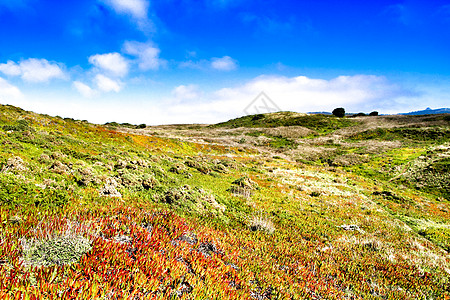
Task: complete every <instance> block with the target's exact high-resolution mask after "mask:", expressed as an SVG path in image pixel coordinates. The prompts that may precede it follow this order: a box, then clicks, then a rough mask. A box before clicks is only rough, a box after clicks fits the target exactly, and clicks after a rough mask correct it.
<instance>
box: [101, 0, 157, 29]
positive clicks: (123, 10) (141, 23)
mask: <svg viewBox="0 0 450 300" xmlns="http://www.w3.org/2000/svg"><path fill="white" fill-rule="evenodd" d="M103 2H104V3H105V4H107V5H108V6H109V7H110V8H112V9H113V10H114V11H115V12H116V13H117V14H124V15H128V16H130V17H131V18H132V20H133V21H134V22H135V23H136V24H137V25H138V27H139V29H140V30H142V31H144V32H147V31H151V30H153V23H152V22H151V20H150V19H149V18H148V10H149V7H150V2H149V1H147V0H103Z"/></svg>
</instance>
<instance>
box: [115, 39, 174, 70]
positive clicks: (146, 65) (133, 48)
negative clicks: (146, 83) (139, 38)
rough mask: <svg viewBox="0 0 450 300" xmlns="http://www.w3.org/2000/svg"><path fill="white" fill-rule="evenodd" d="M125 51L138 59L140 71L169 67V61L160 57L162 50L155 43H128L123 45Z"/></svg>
mask: <svg viewBox="0 0 450 300" xmlns="http://www.w3.org/2000/svg"><path fill="white" fill-rule="evenodd" d="M123 51H124V52H125V53H126V54H129V55H132V56H134V57H136V62H137V64H138V66H139V69H141V70H143V71H147V70H158V69H159V68H160V67H164V66H166V65H167V61H166V60H164V59H162V58H160V57H159V54H160V52H161V50H159V48H158V47H156V46H155V45H153V43H140V42H136V41H127V42H125V43H124V45H123Z"/></svg>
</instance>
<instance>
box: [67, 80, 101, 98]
mask: <svg viewBox="0 0 450 300" xmlns="http://www.w3.org/2000/svg"><path fill="white" fill-rule="evenodd" d="M72 86H73V87H74V88H75V89H76V90H77V91H78V92H79V93H80V94H81V95H82V96H83V97H85V98H92V97H93V96H95V95H96V94H97V92H96V91H95V90H94V89H92V88H91V87H90V86H88V85H87V84H84V83H82V82H80V81H74V82H73V83H72Z"/></svg>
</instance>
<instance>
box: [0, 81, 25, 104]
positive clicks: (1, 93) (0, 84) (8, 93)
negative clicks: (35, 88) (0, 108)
mask: <svg viewBox="0 0 450 300" xmlns="http://www.w3.org/2000/svg"><path fill="white" fill-rule="evenodd" d="M22 97H23V95H22V92H21V91H20V90H19V89H18V88H17V87H16V86H14V85H12V84H10V83H9V82H8V81H6V80H5V79H3V78H1V77H0V99H2V101H4V100H5V99H6V100H9V99H11V98H13V99H18V98H22Z"/></svg>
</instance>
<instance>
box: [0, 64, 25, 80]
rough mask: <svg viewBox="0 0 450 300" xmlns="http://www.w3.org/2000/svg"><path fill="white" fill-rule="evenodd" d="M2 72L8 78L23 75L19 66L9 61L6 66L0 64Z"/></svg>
mask: <svg viewBox="0 0 450 300" xmlns="http://www.w3.org/2000/svg"><path fill="white" fill-rule="evenodd" d="M0 72H3V73H4V74H6V75H8V76H19V75H20V74H21V73H22V70H21V69H20V66H19V65H18V64H16V63H15V62H13V61H11V60H8V61H7V62H6V64H0Z"/></svg>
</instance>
